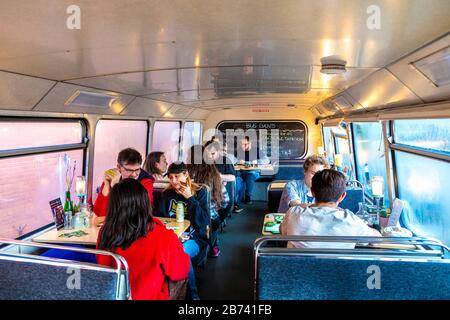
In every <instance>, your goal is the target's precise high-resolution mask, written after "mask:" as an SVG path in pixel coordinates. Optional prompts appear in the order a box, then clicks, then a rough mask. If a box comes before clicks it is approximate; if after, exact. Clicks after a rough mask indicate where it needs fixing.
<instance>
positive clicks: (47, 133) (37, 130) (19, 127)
mask: <svg viewBox="0 0 450 320" xmlns="http://www.w3.org/2000/svg"><path fill="white" fill-rule="evenodd" d="M34 124H35V125H34ZM34 124H32V123H30V122H23V121H14V120H13V121H0V128H1V131H0V146H1V150H17V149H25V148H35V147H47V146H57V145H64V144H73V143H80V142H81V135H82V131H83V128H82V126H81V125H80V122H77V121H70V122H64V121H59V122H56V121H50V120H49V121H40V122H34ZM25 132H26V134H24V133H25Z"/></svg>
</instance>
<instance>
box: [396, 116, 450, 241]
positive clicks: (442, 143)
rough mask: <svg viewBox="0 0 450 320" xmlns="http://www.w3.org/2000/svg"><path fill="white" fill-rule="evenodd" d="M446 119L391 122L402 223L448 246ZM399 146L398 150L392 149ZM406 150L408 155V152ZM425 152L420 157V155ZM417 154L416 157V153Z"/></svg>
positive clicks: (449, 144)
mask: <svg viewBox="0 0 450 320" xmlns="http://www.w3.org/2000/svg"><path fill="white" fill-rule="evenodd" d="M449 127H450V119H432V120H431V119H421V120H396V121H394V123H393V128H394V132H393V133H394V144H393V145H392V149H393V150H394V156H395V168H396V173H397V188H398V197H399V198H400V199H401V200H404V201H405V202H406V204H407V206H406V208H405V210H404V213H403V222H404V223H405V225H406V226H407V227H408V228H409V229H411V230H412V231H413V232H414V233H416V234H418V235H422V236H429V237H434V238H437V239H439V240H441V241H442V242H444V243H445V244H447V245H449V244H450V234H449V232H448V229H449V227H450V202H449V201H448V190H450V164H449V163H448V160H447V161H444V160H437V159H434V158H433V153H434V154H436V155H440V156H442V155H443V157H444V158H445V156H447V157H448V155H450V128H449ZM398 144H401V146H400V147H401V148H402V149H401V150H397V149H396V148H397V147H398V146H399V145H398ZM409 150H410V152H411V153H409V152H408V151H409ZM423 151H426V152H425V153H424V154H423V155H420V152H423ZM417 153H419V154H417Z"/></svg>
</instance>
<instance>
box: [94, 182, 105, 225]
mask: <svg viewBox="0 0 450 320" xmlns="http://www.w3.org/2000/svg"><path fill="white" fill-rule="evenodd" d="M103 185H104V184H103V183H102V187H101V188H100V192H99V193H98V195H97V199H96V200H95V203H94V213H95V214H96V215H97V217H104V216H106V208H107V206H108V197H105V196H104V195H103V193H102V191H103Z"/></svg>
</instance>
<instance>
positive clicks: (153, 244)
mask: <svg viewBox="0 0 450 320" xmlns="http://www.w3.org/2000/svg"><path fill="white" fill-rule="evenodd" d="M151 208H152V207H151V204H150V201H149V199H148V194H147V191H146V189H145V188H144V187H143V186H142V185H141V184H140V183H139V182H138V181H136V180H135V179H124V180H121V181H120V182H118V183H117V184H116V185H115V186H114V187H113V188H112V190H111V193H110V196H109V202H108V209H107V212H108V214H107V215H106V219H105V223H104V225H103V227H102V229H101V230H100V232H99V237H98V240H97V248H98V249H101V250H106V251H110V252H114V253H117V254H118V255H121V256H122V257H124V258H125V260H126V261H127V262H128V267H129V273H130V274H129V278H130V286H131V296H132V298H133V299H137V300H144V299H145V300H167V299H169V288H168V282H167V281H166V280H167V279H166V278H168V279H170V280H172V281H180V280H183V279H186V278H187V276H188V272H189V267H190V259H189V256H188V255H187V254H186V253H185V252H184V250H183V246H182V245H181V242H180V241H179V240H178V238H177V236H176V235H175V233H174V232H173V231H171V230H168V229H166V227H165V226H164V224H163V223H162V222H161V221H159V220H158V219H154V218H153V217H152V213H151V210H152V209H151ZM97 262H98V263H99V264H103V265H114V264H115V262H114V261H113V259H111V257H108V256H100V255H99V256H97Z"/></svg>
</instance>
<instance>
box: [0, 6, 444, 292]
mask: <svg viewBox="0 0 450 320" xmlns="http://www.w3.org/2000/svg"><path fill="white" fill-rule="evenodd" d="M449 13H450V1H448V0H396V1H388V0H370V1H366V0H361V1H358V0H317V1H308V0H283V1H275V0H273V1H272V0H264V1H261V0H248V1H237V0H236V1H235V0H230V1H228V0H227V1H223V0H221V1H219V0H209V1H201V0H171V1H156V0H133V1H125V0H94V1H90V0H89V1H88V0H77V1H73V0H70V1H69V0H58V1H54V0H39V1H31V0H24V1H13V0H0V25H1V28H0V43H1V49H0V177H1V178H0V299H1V300H3V299H10V300H19V299H26V300H35V299H36V300H39V299H55V300H65V299H79V300H91V299H113V300H114V299H132V298H133V292H132V290H131V289H130V283H129V270H128V267H127V261H125V259H124V258H123V257H121V256H120V255H119V254H114V253H111V252H108V251H103V250H99V249H96V246H95V241H96V239H94V240H93V242H92V243H90V245H85V244H84V243H82V245H75V246H71V245H66V244H64V243H60V242H58V241H44V240H42V238H40V237H44V236H45V235H47V234H48V233H51V232H56V227H55V221H54V219H55V218H54V216H53V215H52V211H51V204H50V202H51V201H52V200H54V199H58V198H59V199H60V200H61V202H62V203H64V196H65V192H66V191H67V172H68V171H69V169H70V170H73V173H72V174H73V175H72V178H73V177H78V176H82V177H84V178H85V183H86V184H85V191H84V193H83V194H84V197H85V199H87V200H86V201H88V202H91V203H93V202H94V201H95V200H96V198H97V197H98V195H99V192H101V186H102V182H103V179H104V172H105V170H107V169H109V168H113V167H114V166H115V165H116V158H117V154H118V153H119V151H121V150H122V149H125V148H129V147H131V148H134V149H136V150H138V151H139V153H140V154H141V155H142V157H143V158H144V159H145V157H146V156H147V155H148V154H149V153H150V152H154V151H161V152H164V154H165V156H166V159H167V162H168V164H171V163H178V162H180V161H182V162H188V161H189V160H188V158H189V150H190V149H191V147H192V146H194V145H204V144H205V143H206V142H207V141H210V140H211V139H212V138H213V137H216V138H217V137H219V136H222V139H225V137H226V139H227V140H226V141H227V142H228V147H230V145H231V147H236V145H234V143H235V140H234V139H235V136H232V137H231V140H228V139H229V136H227V134H228V133H227V132H234V133H236V132H237V131H239V133H240V134H241V137H242V134H243V135H244V136H246V135H251V136H252V138H251V139H252V140H253V141H254V142H253V143H254V145H255V146H256V148H259V149H260V150H263V151H265V152H266V153H267V154H268V155H269V158H270V159H269V164H268V165H267V167H263V166H261V168H263V169H260V170H259V171H258V176H257V178H256V181H255V182H254V186H253V192H252V195H251V199H247V200H249V201H245V202H247V203H242V204H241V207H240V209H241V211H240V212H239V213H237V212H234V210H233V209H234V206H231V207H229V208H228V209H227V211H226V215H225V216H224V217H223V219H222V221H221V224H220V226H219V227H218V229H217V232H216V234H215V235H211V234H212V233H211V232H210V235H211V237H214V239H215V241H216V243H218V244H220V255H219V253H216V254H217V256H211V252H208V251H206V253H202V256H201V257H200V258H199V259H197V260H195V261H194V260H192V263H193V264H194V269H195V274H196V281H197V286H198V293H199V297H200V299H202V300H253V299H255V300H335V299H337V300H347V299H349V300H353V299H356V300H360V299H363V300H386V299H389V300H391V299H395V300H398V299H401V300H416V299H420V300H422V299H449V298H450V260H449V256H450V254H449V251H450V249H449V246H450V232H449V228H450V201H449V194H448V190H450V19H449ZM232 149H233V148H232ZM313 155H320V156H322V157H324V158H325V159H326V160H327V161H328V163H329V164H330V165H331V166H332V168H333V169H335V170H337V171H340V172H342V173H343V174H345V177H346V178H347V198H346V200H345V201H346V202H345V205H344V202H342V206H343V207H345V209H349V210H350V211H352V212H353V213H355V214H358V213H361V212H360V211H361V209H362V208H363V209H364V208H366V209H367V210H369V211H370V210H372V211H370V212H371V215H369V216H370V217H369V218H371V217H373V215H375V216H376V217H377V218H378V219H379V220H378V221H379V223H381V222H380V221H381V219H382V215H384V216H383V218H385V219H388V218H389V217H393V216H394V212H395V213H396V214H399V216H397V219H398V222H397V221H396V222H395V223H396V224H394V225H391V227H392V230H393V231H392V232H391V233H386V234H385V236H383V237H355V236H352V235H348V236H346V235H341V236H335V237H333V236H329V237H327V235H326V234H321V235H317V236H302V235H281V234H280V232H279V231H277V230H275V231H273V230H272V229H270V228H266V227H267V226H269V227H270V226H272V227H273V226H275V225H276V222H277V221H276V219H275V218H276V214H277V213H278V211H279V210H278V208H279V204H280V199H281V196H282V194H283V190H284V188H285V187H286V184H287V182H288V181H291V180H302V179H304V167H303V166H304V163H305V159H307V158H308V157H310V156H313ZM246 166H247V163H245V164H244V167H246ZM264 168H265V169H264ZM266 169H267V170H266ZM242 170H244V169H241V171H242ZM242 172H244V171H242ZM194 180H195V179H194ZM377 182H378V184H377ZM75 188H76V185H75V183H74V184H71V185H70V187H69V189H70V190H69V191H71V194H72V198H73V200H74V202H77V201H78V200H77V197H76V195H77V193H78V192H77V190H76V189H75ZM246 188H247V190H248V188H249V187H248V185H247V187H246ZM156 189H157V188H156V186H154V199H157V196H156V195H155V192H156V191H157V190H156ZM207 189H208V190H209V191H208V192H212V191H211V190H210V189H211V186H208V188H207ZM227 190H228V192H229V193H230V194H232V196H231V198H232V200H231V201H233V202H234V201H235V199H236V192H238V191H237V190H236V181H231V182H230V183H227ZM239 192H240V191H239ZM250 200H251V201H250ZM155 201H156V200H155ZM362 212H363V213H364V214H369V213H370V212H369V213H367V212H364V210H362ZM380 212H381V213H380ZM268 217H269V218H270V217H272V218H273V219H274V220H273V221H272V222H271V223H269V224H266V220H265V219H267V218H268ZM395 228H397V229H395ZM208 230H209V229H208ZM395 230H400V231H402V230H403V231H405V230H406V231H405V232H406V235H405V234H400V235H398V234H396V232H395ZM209 231H210V230H209ZM400 231H399V232H400ZM58 232H59V231H58ZM75 238H76V235H75ZM39 239H41V240H42V241H39ZM58 239H59V238H58ZM58 239H56V240H58ZM59 240H60V239H59ZM295 240H296V241H306V242H307V241H316V242H320V241H323V242H326V243H357V246H356V247H355V248H353V249H336V248H335V249H326V248H289V246H287V247H286V242H288V241H295ZM358 244H360V246H359V245H358ZM210 249H211V248H210ZM52 251H53V252H54V251H58V252H59V253H60V254H59V255H56V256H52V255H51V254H47V253H48V252H52ZM61 252H66V253H67V252H69V253H71V254H77V257H79V260H78V261H77V260H76V259H73V258H67V257H66V256H65V255H64V254H61ZM95 255H105V256H108V257H109V258H111V259H114V260H115V261H116V264H117V266H116V267H115V268H114V267H108V268H107V267H104V266H100V265H98V264H97V263H96V261H95V259H94V260H89V257H91V258H92V257H93V256H95ZM199 255H200V254H199ZM86 257H88V258H86ZM85 258H86V259H87V260H85ZM120 266H122V267H120ZM68 268H69V269H68ZM70 268H74V269H76V270H78V269H80V270H81V275H82V277H81V281H82V286H81V289H79V290H72V289H73V288H70V286H69V285H66V284H67V283H68V282H67V281H68V280H67V277H70V276H72V273H68V272H67V270H71V269H70ZM77 268H78V269H77ZM377 274H381V279H382V280H381V283H380V282H379V281H377V280H376V276H377ZM73 275H76V272H75V273H74V274H73ZM374 279H375V280H374ZM175 285H176V283H175ZM75 286H76V281H75ZM171 290H172V289H171ZM173 290H174V292H175V291H176V290H177V288H175V287H174V289H173ZM181 290H183V289H181ZM171 292H172V291H171ZM171 294H172V293H171ZM183 297H184V295H182V297H181V298H180V299H183ZM170 298H171V299H176V297H175V296H171V297H170ZM178 298H179V297H178Z"/></svg>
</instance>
